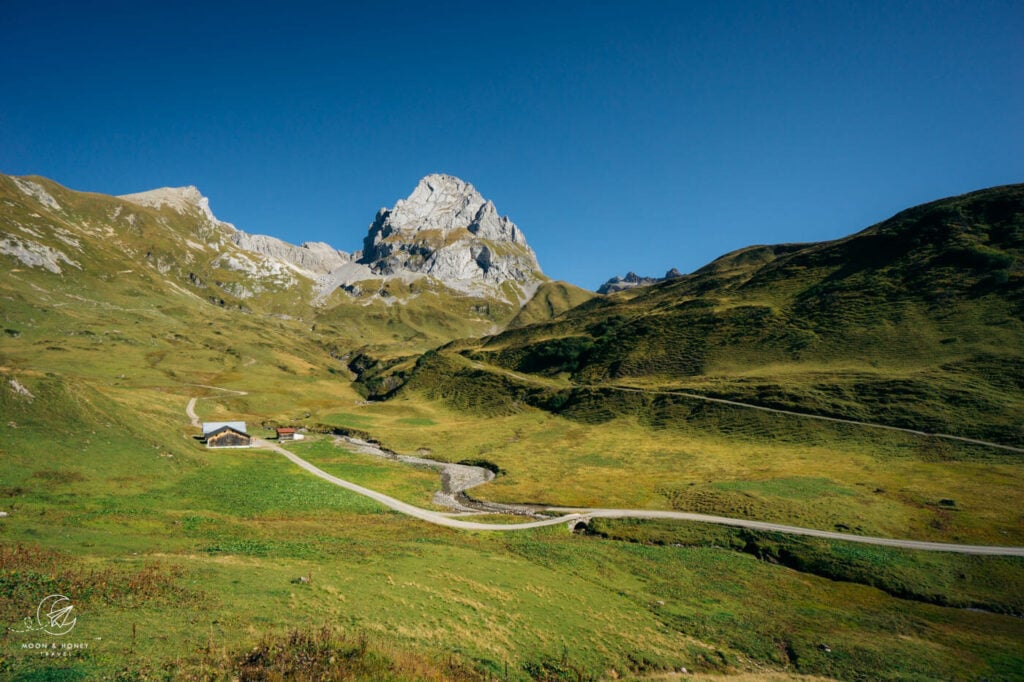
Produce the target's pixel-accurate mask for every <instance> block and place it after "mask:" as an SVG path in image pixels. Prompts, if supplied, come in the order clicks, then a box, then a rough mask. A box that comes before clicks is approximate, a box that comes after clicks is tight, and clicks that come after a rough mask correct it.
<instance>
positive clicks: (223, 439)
mask: <svg viewBox="0 0 1024 682" xmlns="http://www.w3.org/2000/svg"><path fill="white" fill-rule="evenodd" d="M203 437H204V438H205V439H206V447H208V448H247V447H249V446H250V445H252V436H250V435H249V433H248V431H247V430H246V427H245V422H204V423H203Z"/></svg>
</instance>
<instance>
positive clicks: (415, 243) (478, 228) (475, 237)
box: [325, 174, 546, 304]
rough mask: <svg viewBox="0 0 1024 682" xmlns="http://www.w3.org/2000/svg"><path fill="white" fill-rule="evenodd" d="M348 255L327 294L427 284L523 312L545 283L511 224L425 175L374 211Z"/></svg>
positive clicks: (473, 193) (447, 179) (462, 185)
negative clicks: (389, 283) (394, 282)
mask: <svg viewBox="0 0 1024 682" xmlns="http://www.w3.org/2000/svg"><path fill="white" fill-rule="evenodd" d="M355 255H356V258H355V259H354V260H353V262H352V263H351V264H349V265H346V266H342V267H341V268H339V269H337V270H336V271H334V272H333V273H332V274H331V277H330V278H328V279H327V280H325V283H326V284H327V285H328V286H341V287H345V288H346V290H348V291H353V292H357V291H359V290H360V289H359V283H360V282H365V281H372V280H376V279H384V280H389V279H395V278H397V279H400V280H402V281H404V282H407V283H410V282H415V281H416V280H418V279H421V278H423V277H429V278H433V279H435V280H437V281H440V282H443V283H444V284H445V285H446V286H448V287H450V288H452V289H455V290H457V291H461V292H464V293H469V294H477V295H484V296H494V297H498V298H502V299H504V300H506V301H508V302H510V303H518V304H523V303H525V302H526V301H528V300H529V299H530V297H531V296H532V295H533V293H534V292H535V291H536V289H537V287H538V286H539V285H540V283H541V282H543V281H544V280H545V279H546V278H545V277H544V276H543V274H542V273H541V269H540V265H538V263H537V256H536V255H535V254H534V252H533V249H531V248H530V246H529V244H527V243H526V238H525V237H524V236H523V233H522V231H521V230H520V229H519V228H518V227H517V226H516V225H515V223H513V222H512V221H511V220H509V218H508V217H507V216H499V215H498V211H497V209H496V208H495V206H494V203H493V202H492V201H489V200H487V199H484V198H483V196H481V195H480V193H479V192H478V191H477V190H476V188H474V187H473V185H471V184H469V183H468V182H464V181H462V180H460V179H459V178H456V177H453V176H451V175H439V174H435V175H428V176H427V177H425V178H423V179H422V180H420V182H419V184H418V185H417V186H416V189H415V190H413V192H412V194H410V195H409V196H408V198H406V199H404V200H399V201H398V203H396V204H395V205H394V207H392V208H390V209H389V208H382V209H380V211H378V212H377V217H376V218H375V219H374V221H373V223H372V224H371V225H370V228H369V233H368V234H367V235H366V238H365V239H364V240H363V250H362V251H361V252H357V254H355Z"/></svg>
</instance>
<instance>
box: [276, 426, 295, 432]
mask: <svg viewBox="0 0 1024 682" xmlns="http://www.w3.org/2000/svg"><path fill="white" fill-rule="evenodd" d="M277 432H278V433H295V427H293V426H279V427H277Z"/></svg>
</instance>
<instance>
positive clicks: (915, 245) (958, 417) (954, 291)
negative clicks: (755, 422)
mask: <svg viewBox="0 0 1024 682" xmlns="http://www.w3.org/2000/svg"><path fill="white" fill-rule="evenodd" d="M1022 264H1024V186H1022V185H1014V186H1008V187H1000V188H993V189H990V190H984V191H981V192H975V193H972V194H968V195H964V196H960V197H954V198H950V199H945V200H941V201H937V202H933V203H930V204H926V205H923V206H919V207H916V208H913V209H909V210H907V211H904V212H902V213H900V214H898V215H896V216H894V217H893V218H891V219H890V220H887V221H885V222H883V223H880V224H878V225H875V226H873V227H870V228H868V229H866V230H864V231H862V232H860V233H857V234H855V235H852V236H850V237H847V238H844V239H840V240H836V241H831V242H823V243H817V244H803V245H800V244H796V245H780V246H771V247H750V248H747V249H743V250H740V251H737V252H734V253H731V254H728V255H726V256H723V257H722V258H720V259H718V260H716V261H714V262H713V263H711V264H709V265H708V266H706V267H704V268H702V269H700V270H698V271H697V272H695V273H692V274H690V275H686V276H684V277H681V278H678V279H673V280H669V281H666V282H662V283H659V284H655V285H652V286H649V287H643V288H641V289H633V290H631V291H626V292H623V293H621V294H616V295H612V296H609V297H604V298H600V299H593V300H590V301H588V302H586V303H584V304H582V305H580V306H578V307H577V308H575V309H573V310H571V311H569V312H568V313H566V314H564V315H562V316H561V317H559V318H556V319H554V320H552V321H550V322H546V323H541V324H537V325H533V326H529V327H525V328H521V329H510V330H508V331H506V332H504V333H502V334H499V335H497V336H494V337H490V338H487V339H484V340H482V341H480V342H479V343H476V344H473V345H472V347H471V348H465V347H463V349H462V351H461V352H462V353H463V354H464V355H466V356H468V357H471V358H472V359H473V360H474V361H475V362H477V363H487V364H490V365H492V366H494V367H496V368H500V369H502V370H511V371H513V372H519V373H527V374H533V375H536V376H540V377H552V378H554V377H562V378H568V379H569V380H570V381H571V382H572V383H573V384H575V385H577V386H592V387H595V386H607V385H611V384H619V385H623V384H628V385H632V386H638V387H658V388H685V389H688V390H693V391H699V392H704V393H706V394H708V395H714V396H720V397H726V398H732V399H737V400H742V401H749V402H752V403H757V404H761V405H767V406H775V407H783V408H786V409H793V410H796V411H804V412H812V413H816V414H825V415H833V416H839V417H850V418H854V419H863V420H866V421H875V422H880V423H887V424H893V425H897V426H906V427H909V428H917V429H922V430H928V431H939V432H949V433H954V434H960V435H966V436H975V437H987V438H991V439H995V440H999V441H1002V442H1005V443H1007V444H1017V445H1020V444H1024V431H1022V428H1021V424H1020V422H1019V415H1020V414H1022V413H1024V272H1022V267H1021V266H1022ZM506 378H507V377H506ZM592 399H593V396H590V397H588V400H592ZM615 400H619V398H615V399H614V400H612V402H615ZM572 404H573V397H572V396H570V397H564V398H562V399H560V400H559V405H560V408H561V409H562V410H563V411H566V410H568V411H569V412H571V407H572ZM614 411H615V409H613V410H612V412H613V413H614Z"/></svg>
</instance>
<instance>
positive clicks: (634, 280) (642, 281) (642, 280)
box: [597, 268, 683, 294]
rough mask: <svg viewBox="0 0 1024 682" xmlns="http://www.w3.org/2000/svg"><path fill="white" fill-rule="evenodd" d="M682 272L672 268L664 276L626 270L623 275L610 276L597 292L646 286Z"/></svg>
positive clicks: (612, 292)
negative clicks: (643, 274)
mask: <svg viewBox="0 0 1024 682" xmlns="http://www.w3.org/2000/svg"><path fill="white" fill-rule="evenodd" d="M682 276H683V273H681V272H679V270H677V269H676V268H672V269H671V270H669V271H668V272H666V273H665V276H664V277H641V276H640V275H638V274H636V273H635V272H627V273H626V276H625V277H612V278H611V279H610V280H608V281H607V282H605V283H604V284H602V285H601V286H600V287H598V289H597V293H599V294H614V293H615V292H617V291H625V290H626V289H634V288H636V287H646V286H650V285H652V284H657V283H658V282H664V281H665V280H669V279H676V278H677V277H682Z"/></svg>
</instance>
